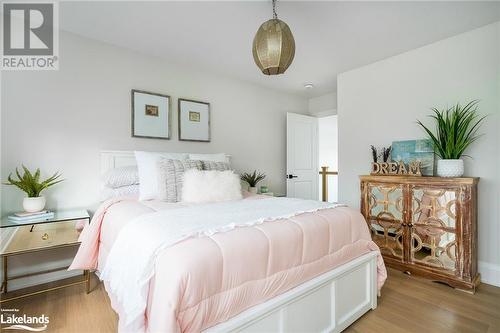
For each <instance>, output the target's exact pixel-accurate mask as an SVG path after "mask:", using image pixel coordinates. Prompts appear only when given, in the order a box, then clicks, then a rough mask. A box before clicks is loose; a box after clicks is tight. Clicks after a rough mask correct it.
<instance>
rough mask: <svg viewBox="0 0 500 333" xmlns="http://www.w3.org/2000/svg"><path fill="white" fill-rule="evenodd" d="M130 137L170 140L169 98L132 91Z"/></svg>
mask: <svg viewBox="0 0 500 333" xmlns="http://www.w3.org/2000/svg"><path fill="white" fill-rule="evenodd" d="M132 136H133V137H138V138H150V139H170V96H167V95H162V94H156V93H151V92H147V91H141V90H135V89H134V90H132Z"/></svg>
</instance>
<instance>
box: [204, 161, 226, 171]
mask: <svg viewBox="0 0 500 333" xmlns="http://www.w3.org/2000/svg"><path fill="white" fill-rule="evenodd" d="M201 163H202V165H203V170H207V171H213V170H215V171H226V170H231V166H230V165H229V163H227V162H214V161H201Z"/></svg>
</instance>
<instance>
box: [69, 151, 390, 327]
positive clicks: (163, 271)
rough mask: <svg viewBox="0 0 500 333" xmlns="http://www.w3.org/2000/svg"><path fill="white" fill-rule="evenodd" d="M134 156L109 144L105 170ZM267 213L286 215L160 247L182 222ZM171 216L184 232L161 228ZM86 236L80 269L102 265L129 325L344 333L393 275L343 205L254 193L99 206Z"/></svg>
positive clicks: (374, 303)
mask: <svg viewBox="0 0 500 333" xmlns="http://www.w3.org/2000/svg"><path fill="white" fill-rule="evenodd" d="M133 156H134V155H133V153H132V152H115V151H106V152H102V153H101V162H102V169H103V170H102V171H106V170H108V169H110V168H116V167H120V166H128V165H133V164H134V163H135V159H134V157H133ZM294 200H295V201H294ZM292 206H293V210H291V209H292V208H290V207H292ZM276 207H278V208H276ZM279 207H282V208H279ZM266 209H267V210H268V211H273V209H274V213H273V214H274V215H273V214H271V213H269V214H268V215H269V216H275V218H266V219H262V218H260V219H259V223H252V224H248V223H247V224H238V223H231V227H228V226H229V225H230V224H228V223H223V224H221V226H222V225H223V226H224V228H218V229H214V230H208V231H207V230H205V231H206V232H205V231H204V233H203V234H200V235H198V234H197V236H193V235H194V234H189V235H188V236H187V237H184V238H182V239H180V238H179V239H176V240H175V242H171V243H168V244H167V245H168V246H163V247H158V246H156V245H154V244H156V243H155V239H156V240H159V239H163V237H164V238H168V236H169V233H173V234H175V232H173V231H172V230H176V228H178V226H177V225H178V224H180V221H183V219H184V221H185V222H186V223H187V222H188V221H190V220H191V219H195V217H196V218H198V216H199V215H204V216H203V217H199V218H200V219H201V218H203V219H208V220H210V218H211V217H212V219H214V220H220V221H223V220H224V219H227V220H228V221H230V220H231V219H235V220H238V219H242V221H243V220H244V221H250V220H251V221H253V220H257V218H256V217H257V216H260V215H259V214H260V213H259V211H260V210H262V211H264V210H266ZM279 209H282V211H280V210H279ZM231 210H233V211H232V212H231V213H227V214H226V213H225V212H227V211H231ZM221 212H223V213H221ZM278 212H280V213H279V214H278ZM283 212H286V214H282V213H283ZM290 212H293V213H290ZM226 215H227V216H226ZM268 215H263V216H268ZM172 221H175V222H176V223H174V222H172ZM235 222H237V221H235ZM166 223H168V224H169V226H171V227H172V228H173V229H169V230H168V233H166V234H165V235H160V234H161V233H162V232H163V231H162V230H163V229H161V228H164V227H165V224H166ZM207 223H208V222H207ZM221 223H222V222H221ZM134 228H135V229H134ZM155 228H156V229H155ZM127 234H128V235H129V236H128V238H127V236H126V235H127ZM82 238H83V239H82V246H81V247H80V249H79V252H78V254H77V256H76V257H75V261H74V262H73V264H72V267H71V268H72V269H83V268H85V269H94V270H96V271H97V274H98V275H100V277H101V278H102V279H103V280H104V284H105V287H106V290H107V291H108V294H109V296H110V299H111V303H112V306H113V308H114V310H115V311H116V312H117V313H118V314H119V318H120V319H119V330H120V331H123V332H141V331H146V332H200V331H205V332H298V331H301V332H305V331H307V332H340V331H342V330H343V329H344V328H346V327H347V326H348V325H350V324H351V323H352V322H354V321H355V320H356V319H358V318H359V317H360V316H362V315H363V314H364V313H365V312H367V311H369V310H370V309H375V308H376V306H377V292H378V291H379V290H380V288H381V287H382V284H383V282H384V280H385V278H386V271H385V267H384V264H383V261H382V258H381V256H380V252H379V250H378V247H377V246H376V245H375V244H374V243H373V242H372V241H371V238H370V234H369V231H368V228H367V226H366V223H365V221H364V219H363V217H362V216H361V214H360V213H359V212H357V211H356V210H354V209H351V208H348V207H345V206H342V205H326V204H325V205H320V204H319V203H310V202H305V201H299V200H296V199H282V198H279V199H278V198H269V197H264V196H248V197H246V198H244V199H242V200H239V201H238V202H229V203H220V204H208V205H204V206H200V205H190V204H184V203H165V202H159V201H156V200H151V201H142V202H141V201H138V200H137V199H135V198H133V197H122V198H116V199H113V200H110V201H107V202H106V203H104V204H103V205H102V206H101V207H100V208H99V209H98V211H97V212H96V214H95V215H94V218H93V221H92V223H91V224H90V226H89V227H88V228H86V230H84V232H83V233H82ZM158 244H159V243H158ZM110 253H111V255H110ZM110 257H111V259H110ZM141 265H143V266H144V267H150V266H151V268H150V270H147V272H151V273H148V274H147V278H144V276H143V275H134V274H136V272H137V271H140V272H141V274H142V273H143V272H145V271H146V270H142V269H140V268H141V267H142V266H141ZM132 299H133V300H134V301H132Z"/></svg>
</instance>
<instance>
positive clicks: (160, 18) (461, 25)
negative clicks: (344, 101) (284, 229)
mask: <svg viewBox="0 0 500 333" xmlns="http://www.w3.org/2000/svg"><path fill="white" fill-rule="evenodd" d="M270 17H271V4H270V2H265V1H247V2H140V1H137V2H117V1H113V2H62V3H61V5H60V24H61V28H62V29H63V30H67V31H71V32H74V33H77V34H80V35H83V36H86V37H89V38H92V39H97V40H101V41H104V42H108V43H111V44H115V45H118V46H122V47H126V48H129V49H133V50H136V51H139V52H143V53H147V54H151V55H156V56H160V57H163V58H165V59H166V60H168V61H169V62H172V63H175V64H179V65H189V66H191V67H193V68H196V69H200V70H204V71H210V72H214V73H218V74H220V75H226V76H231V77H236V78H239V79H242V80H246V81H251V82H254V83H256V84H260V85H264V86H267V87H271V88H275V89H281V90H284V91H287V92H291V93H297V94H302V95H304V96H318V95H321V94H323V93H326V92H329V91H334V90H335V89H336V78H337V75H338V74H339V73H342V72H344V71H347V70H350V69H353V68H357V67H360V66H362V65H366V64H369V63H372V62H375V61H377V60H381V59H384V58H387V57H389V56H392V55H395V54H399V53H402V52H405V51H408V50H411V49H414V48H417V47H420V46H423V45H426V44H430V43H432V42H435V41H438V40H440V39H444V38H447V37H450V36H453V35H456V34H459V33H462V32H465V31H468V30H472V29H474V28H477V27H480V26H483V25H486V24H488V23H492V22H494V21H498V20H500V3H499V2H478V1H474V2H312V1H303V2H300V1H294V2H282V1H280V2H279V3H278V17H279V18H281V19H282V20H284V21H286V22H287V23H288V24H289V26H290V28H291V30H292V32H293V34H294V36H295V42H296V53H295V59H294V62H293V63H292V65H291V66H290V68H289V69H288V70H287V72H286V73H285V74H283V75H280V76H271V77H270V76H266V75H263V74H262V73H261V72H260V71H259V69H258V68H257V66H256V65H255V64H254V61H253V58H252V52H251V47H252V40H253V36H254V34H255V32H256V31H257V29H258V27H259V25H260V24H261V23H262V22H264V21H266V20H267V19H269V18H270ZM306 82H312V83H313V84H314V85H315V88H314V89H311V90H308V91H306V90H305V89H304V87H303V85H304V83H306Z"/></svg>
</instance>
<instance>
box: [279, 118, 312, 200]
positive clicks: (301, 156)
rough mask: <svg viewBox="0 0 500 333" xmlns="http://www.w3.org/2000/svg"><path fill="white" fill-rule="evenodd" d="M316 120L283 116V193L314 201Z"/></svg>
mask: <svg viewBox="0 0 500 333" xmlns="http://www.w3.org/2000/svg"><path fill="white" fill-rule="evenodd" d="M318 175H319V169H318V119H317V118H315V117H310V116H304V115H301V114H296V113H287V115H286V178H287V180H286V195H287V197H291V198H301V199H313V200H318V191H319V190H318V177H319V176H318Z"/></svg>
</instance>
